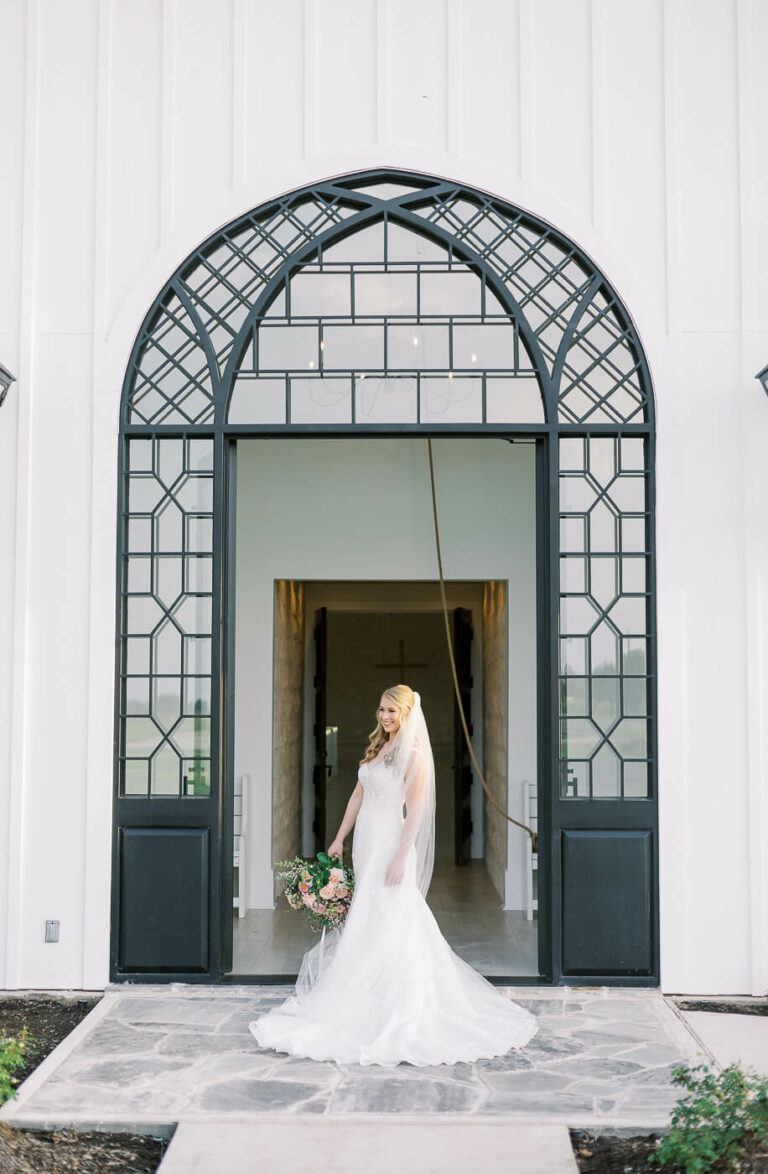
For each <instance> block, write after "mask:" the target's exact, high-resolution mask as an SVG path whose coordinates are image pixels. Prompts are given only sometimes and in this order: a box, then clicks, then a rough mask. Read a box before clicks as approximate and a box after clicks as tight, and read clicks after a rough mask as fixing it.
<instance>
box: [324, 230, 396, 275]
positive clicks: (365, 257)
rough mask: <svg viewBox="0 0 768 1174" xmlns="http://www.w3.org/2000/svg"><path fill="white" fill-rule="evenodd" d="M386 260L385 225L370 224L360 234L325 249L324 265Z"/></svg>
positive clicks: (356, 233)
mask: <svg viewBox="0 0 768 1174" xmlns="http://www.w3.org/2000/svg"><path fill="white" fill-rule="evenodd" d="M383 260H384V225H383V223H382V221H379V222H378V224H369V225H368V226H367V227H366V228H361V229H360V231H359V232H353V233H351V234H350V236H346V237H344V239H343V240H340V241H336V242H334V244H332V245H328V246H327V247H324V248H323V255H322V262H323V265H325V264H327V263H329V262H333V264H336V263H338V262H339V261H369V262H373V261H383Z"/></svg>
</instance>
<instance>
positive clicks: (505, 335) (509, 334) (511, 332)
mask: <svg viewBox="0 0 768 1174" xmlns="http://www.w3.org/2000/svg"><path fill="white" fill-rule="evenodd" d="M453 366H454V368H455V369H456V370H457V371H459V370H463V369H465V368H470V369H471V368H473V367H475V368H477V369H478V370H481V369H483V368H486V367H488V368H496V370H508V371H514V370H515V368H516V363H515V328H514V326H513V325H512V324H511V323H510V322H493V323H480V322H476V323H471V324H470V323H468V324H466V325H465V324H464V323H459V322H456V323H454V327H453Z"/></svg>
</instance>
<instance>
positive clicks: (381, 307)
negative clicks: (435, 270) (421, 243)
mask: <svg viewBox="0 0 768 1174" xmlns="http://www.w3.org/2000/svg"><path fill="white" fill-rule="evenodd" d="M423 312H424V309H423V306H422V313H423ZM355 314H379V315H382V316H383V315H385V314H412V315H413V316H414V317H415V315H416V274H415V273H398V272H397V271H396V270H395V271H394V272H389V273H385V272H381V273H355Z"/></svg>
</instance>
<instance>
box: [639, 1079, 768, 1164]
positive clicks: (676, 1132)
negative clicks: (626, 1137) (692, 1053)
mask: <svg viewBox="0 0 768 1174" xmlns="http://www.w3.org/2000/svg"><path fill="white" fill-rule="evenodd" d="M672 1079H673V1081H674V1083H675V1084H679V1085H681V1086H682V1087H683V1088H685V1089H686V1090H687V1092H686V1094H685V1096H683V1097H682V1099H681V1100H680V1101H678V1103H677V1104H676V1105H675V1108H674V1109H673V1111H672V1121H671V1124H670V1128H669V1131H668V1133H667V1134H666V1136H665V1137H664V1139H663V1140H662V1142H661V1144H660V1145H659V1148H658V1149H657V1150H656V1152H655V1154H651V1156H650V1161H651V1162H652V1163H656V1164H657V1165H659V1166H674V1167H677V1168H679V1169H681V1170H683V1171H685V1174H706V1171H707V1170H711V1169H712V1166H713V1165H714V1164H715V1162H717V1161H719V1160H720V1159H726V1160H727V1161H733V1160H734V1159H736V1158H738V1156H739V1155H740V1154H741V1153H742V1151H743V1148H744V1138H745V1136H746V1134H748V1133H752V1134H755V1135H756V1136H757V1137H758V1138H759V1140H760V1141H761V1142H762V1143H768V1077H766V1076H758V1075H756V1074H755V1073H753V1072H744V1071H743V1070H742V1069H741V1068H740V1067H739V1066H738V1064H731V1065H729V1067H728V1068H725V1069H724V1070H723V1071H722V1072H713V1071H712V1070H711V1068H710V1067H709V1065H708V1064H698V1065H696V1066H695V1067H693V1068H690V1067H689V1066H688V1065H686V1064H682V1065H680V1066H679V1067H677V1068H675V1069H674V1071H673V1074H672Z"/></svg>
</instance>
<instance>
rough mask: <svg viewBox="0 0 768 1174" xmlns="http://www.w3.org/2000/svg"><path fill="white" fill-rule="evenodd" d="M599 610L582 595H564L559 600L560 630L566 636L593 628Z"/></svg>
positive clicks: (583, 632) (575, 634)
mask: <svg viewBox="0 0 768 1174" xmlns="http://www.w3.org/2000/svg"><path fill="white" fill-rule="evenodd" d="M598 616H599V612H598V610H597V608H596V607H595V605H594V604H593V603H591V602H590V600H589V599H587V598H586V597H585V596H583V595H565V596H563V598H562V599H561V601H560V631H561V632H562V633H563V635H567V636H580V635H583V634H586V633H587V632H589V631H591V629H592V628H594V626H595V623H596V622H597V619H598Z"/></svg>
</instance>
